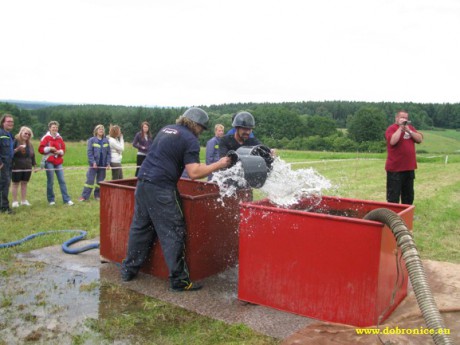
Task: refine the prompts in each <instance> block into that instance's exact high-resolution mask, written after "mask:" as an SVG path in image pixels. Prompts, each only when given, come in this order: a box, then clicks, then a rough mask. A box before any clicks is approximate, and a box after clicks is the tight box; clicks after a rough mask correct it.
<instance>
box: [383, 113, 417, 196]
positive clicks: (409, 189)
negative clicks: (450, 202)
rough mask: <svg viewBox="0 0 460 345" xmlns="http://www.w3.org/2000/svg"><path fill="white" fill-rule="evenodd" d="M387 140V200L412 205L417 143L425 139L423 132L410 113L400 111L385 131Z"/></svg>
mask: <svg viewBox="0 0 460 345" xmlns="http://www.w3.org/2000/svg"><path fill="white" fill-rule="evenodd" d="M385 139H386V141H387V153H388V155H387V160H386V163H385V170H386V171H387V201H388V202H393V203H399V201H400V199H401V202H402V203H403V204H408V205H412V203H413V202H414V179H415V169H417V159H416V155H415V144H420V143H421V142H422V141H423V134H422V133H419V132H417V130H416V129H415V128H414V127H413V126H412V125H411V124H410V121H409V114H408V113H407V112H406V111H403V110H401V111H398V112H397V113H396V116H395V123H394V124H392V125H391V126H389V127H388V128H387V130H386V132H385Z"/></svg>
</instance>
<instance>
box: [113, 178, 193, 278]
mask: <svg viewBox="0 0 460 345" xmlns="http://www.w3.org/2000/svg"><path fill="white" fill-rule="evenodd" d="M157 237H158V240H159V241H160V245H161V249H162V251H163V255H164V258H165V261H166V265H167V266H168V270H169V279H170V282H171V284H175V283H177V282H180V281H181V280H188V279H189V273H188V269H187V265H186V263H185V257H184V242H185V221H184V217H183V214H182V208H181V205H180V199H179V198H178V192H177V190H175V189H171V188H165V187H161V186H157V185H154V184H152V183H149V182H145V181H142V180H140V181H138V183H137V188H136V193H135V205H134V216H133V220H132V222H131V227H130V229H129V240H128V250H127V254H126V258H125V259H124V260H123V267H122V270H124V271H125V272H129V273H132V274H137V272H138V271H139V269H140V268H141V266H142V264H143V263H144V261H145V260H146V259H147V257H148V255H149V254H150V250H151V248H152V245H153V242H154V240H155V239H156V238H157Z"/></svg>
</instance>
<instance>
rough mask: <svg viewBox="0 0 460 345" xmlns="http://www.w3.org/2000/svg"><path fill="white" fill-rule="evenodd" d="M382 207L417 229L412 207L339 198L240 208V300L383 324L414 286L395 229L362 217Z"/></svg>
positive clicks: (264, 202) (325, 317)
mask: <svg viewBox="0 0 460 345" xmlns="http://www.w3.org/2000/svg"><path fill="white" fill-rule="evenodd" d="M311 207H313V208H312V209H311V210H309V209H310V208H311ZM382 207H383V208H388V209H390V210H392V211H394V212H396V213H398V214H399V215H400V216H401V217H402V218H403V219H404V221H405V222H406V224H407V226H408V228H409V229H412V220H413V214H414V206H411V205H400V204H392V203H382V202H373V201H363V200H353V199H344V198H335V197H323V198H322V201H321V202H320V204H319V205H316V206H314V205H312V204H311V201H310V200H308V199H305V200H302V201H301V202H300V203H299V204H298V205H296V206H294V207H292V208H290V209H286V208H278V207H276V206H274V205H272V204H271V203H270V202H269V201H268V200H261V201H256V202H248V203H243V204H241V206H240V246H239V250H240V252H239V282H238V298H239V299H240V300H243V301H247V302H251V303H254V304H260V305H265V306H268V307H273V308H276V309H279V310H283V311H288V312H292V313H295V314H299V315H303V316H307V317H311V318H316V319H320V320H323V321H330V322H337V323H344V324H349V325H354V326H359V327H366V326H371V325H376V324H377V323H378V322H379V321H380V322H382V321H383V320H385V319H386V318H387V317H388V316H389V315H390V314H391V312H392V311H393V310H394V309H395V308H396V307H397V305H398V304H399V303H400V302H401V301H402V300H403V299H404V297H405V296H406V295H407V282H408V279H407V271H406V267H405V265H404V263H403V262H402V261H403V260H402V259H401V261H399V260H397V256H396V254H397V253H398V252H400V251H399V249H398V248H397V245H396V241H395V239H394V237H393V234H392V232H391V230H390V229H389V228H388V227H387V226H384V225H383V224H381V223H378V222H374V221H368V220H364V219H362V218H363V217H364V216H365V215H366V214H367V213H368V212H370V211H371V210H374V209H376V208H382ZM307 210H309V211H307ZM398 259H399V257H398ZM397 262H399V263H400V267H398V266H397ZM395 286H396V289H395ZM394 291H396V292H395V296H394V300H393V296H392V295H393V292H394ZM379 318H380V320H379Z"/></svg>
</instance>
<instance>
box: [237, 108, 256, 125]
mask: <svg viewBox="0 0 460 345" xmlns="http://www.w3.org/2000/svg"><path fill="white" fill-rule="evenodd" d="M255 126H256V121H255V120H254V116H252V114H250V113H248V112H247V111H240V112H239V113H238V114H236V115H235V118H234V119H233V123H232V127H244V128H254V127H255Z"/></svg>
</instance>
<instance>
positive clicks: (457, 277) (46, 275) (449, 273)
mask: <svg viewBox="0 0 460 345" xmlns="http://www.w3.org/2000/svg"><path fill="white" fill-rule="evenodd" d="M96 240H97V239H96ZM96 240H94V241H96ZM85 242H86V243H85ZM88 243H91V241H82V242H81V245H85V244H88ZM18 258H19V259H21V260H22V261H24V262H27V263H29V266H28V267H27V269H26V271H27V272H24V274H22V275H21V274H19V275H16V276H14V277H12V278H11V277H10V278H9V279H1V280H0V291H2V294H3V296H7V295H8V291H13V292H14V293H13V294H12V295H14V296H15V297H14V298H15V300H13V301H11V306H10V307H9V308H8V307H6V308H5V307H3V306H2V308H0V344H1V345H3V344H23V343H24V342H26V341H29V340H30V341H34V342H35V343H36V344H47V345H49V344H63V343H70V339H71V336H70V333H72V332H74V330H75V328H78V327H82V329H83V328H84V326H83V322H84V321H85V319H87V318H98V316H99V314H100V312H101V310H100V309H101V307H100V305H104V303H107V302H108V300H107V299H109V300H110V298H112V296H111V295H110V294H105V293H104V291H103V290H101V289H99V288H98V286H99V283H101V282H109V283H114V284H118V285H120V286H122V287H123V288H126V289H130V290H132V291H136V292H138V293H141V294H144V295H148V296H151V297H154V298H157V299H159V300H162V301H165V302H169V303H171V304H173V305H177V306H179V307H182V308H185V309H187V310H190V311H194V312H196V313H199V314H202V315H205V316H208V317H211V318H214V319H218V320H222V321H224V322H227V323H244V324H245V325H247V326H248V327H250V328H252V329H254V330H255V331H257V332H259V333H262V334H265V335H268V336H271V337H275V338H278V339H282V340H283V344H286V345H288V344H289V345H291V344H292V345H293V344H305V345H306V344H319V343H321V344H330V343H331V344H332V343H334V344H335V343H340V344H343V343H347V344H349V343H359V344H375V343H379V339H376V338H375V337H370V336H367V337H363V336H361V337H358V336H357V335H356V334H355V328H354V327H351V326H346V325H338V324H327V323H324V322H319V321H316V320H313V319H309V318H306V317H302V316H298V315H293V314H290V313H285V312H282V311H278V310H274V309H271V308H267V307H263V306H258V305H252V304H245V303H242V302H241V301H239V300H238V299H237V283H238V277H237V269H236V268H233V269H229V270H227V271H225V272H223V273H221V274H218V275H216V276H213V277H210V278H207V279H205V280H203V283H204V288H203V289H202V290H200V291H196V292H190V293H177V292H171V291H169V289H168V283H167V281H165V280H160V279H158V278H155V277H152V276H149V275H145V274H140V275H139V276H138V277H137V278H136V279H135V280H133V281H131V282H122V281H121V279H120V276H119V268H118V267H117V265H115V264H113V263H101V262H100V256H99V250H90V251H87V252H84V253H81V254H78V255H69V254H65V253H64V252H63V251H62V249H61V247H60V246H53V247H47V248H42V249H40V250H35V251H32V252H29V253H23V254H20V255H18ZM424 265H425V269H426V271H427V276H428V277H429V278H430V285H431V287H432V289H433V293H434V295H435V298H436V300H437V303H438V306H439V308H440V310H442V311H443V315H444V318H445V320H446V325H447V327H448V328H449V329H451V330H452V335H453V338H454V339H455V340H460V319H459V318H458V311H459V310H460V309H458V306H459V305H460V283H459V281H460V265H455V264H449V263H440V262H434V261H425V262H424ZM5 281H7V282H8V283H7V284H8V285H7V286H5ZM91 286H95V288H91ZM35 319H36V320H35ZM5 320H8V321H5ZM387 324H388V325H390V326H394V325H396V326H398V327H400V328H404V327H407V328H418V327H420V325H422V326H424V321H423V319H421V316H420V310H419V308H418V306H417V304H416V302H415V297H414V294H413V291H412V290H411V289H410V291H408V297H407V298H406V299H405V300H404V301H403V303H401V305H400V306H399V307H398V308H397V309H396V311H395V312H394V314H393V315H392V316H391V317H390V318H389V319H388V320H387ZM2 325H3V326H4V325H7V326H8V329H5V327H2ZM2 328H3V329H2ZM56 334H58V336H56ZM36 339H39V341H37V340H36ZM397 340H398V341H397V342H398V343H404V344H430V343H432V340H431V338H430V337H429V336H425V337H414V336H412V337H408V336H406V338H401V339H397ZM2 341H3V342H2ZM53 341H54V342H53ZM93 343H94V344H100V343H101V342H100V341H98V339H96V340H93V342H91V344H93ZM119 344H122V343H119Z"/></svg>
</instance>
